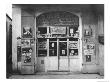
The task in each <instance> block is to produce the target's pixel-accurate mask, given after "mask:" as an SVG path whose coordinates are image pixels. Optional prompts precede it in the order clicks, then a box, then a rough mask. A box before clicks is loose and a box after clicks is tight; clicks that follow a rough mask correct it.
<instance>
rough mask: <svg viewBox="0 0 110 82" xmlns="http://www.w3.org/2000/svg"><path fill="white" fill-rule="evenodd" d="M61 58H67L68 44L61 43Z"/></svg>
mask: <svg viewBox="0 0 110 82" xmlns="http://www.w3.org/2000/svg"><path fill="white" fill-rule="evenodd" d="M59 48H60V49H59V50H60V56H67V42H60V43H59Z"/></svg>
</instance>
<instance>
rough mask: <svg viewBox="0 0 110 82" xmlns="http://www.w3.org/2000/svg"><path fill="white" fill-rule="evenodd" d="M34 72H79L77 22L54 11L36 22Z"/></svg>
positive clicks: (75, 17) (76, 18)
mask: <svg viewBox="0 0 110 82" xmlns="http://www.w3.org/2000/svg"><path fill="white" fill-rule="evenodd" d="M36 27H37V28H36V39H37V43H36V52H37V53H36V56H37V68H36V69H37V71H75V72H76V71H81V62H82V60H81V59H82V56H81V55H82V54H81V53H80V52H81V41H80V40H81V39H80V38H81V36H80V35H81V34H80V33H81V32H80V28H79V27H80V18H79V16H77V15H74V14H72V13H70V12H65V11H54V12H47V13H43V14H41V15H39V16H38V17H37V18H36Z"/></svg>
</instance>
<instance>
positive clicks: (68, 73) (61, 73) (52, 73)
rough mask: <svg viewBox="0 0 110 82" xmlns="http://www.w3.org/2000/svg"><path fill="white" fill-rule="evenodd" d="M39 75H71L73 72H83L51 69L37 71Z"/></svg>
mask: <svg viewBox="0 0 110 82" xmlns="http://www.w3.org/2000/svg"><path fill="white" fill-rule="evenodd" d="M36 74H37V75H71V74H81V72H69V71H67V72H65V71H51V72H50V71H49V72H37V73H36Z"/></svg>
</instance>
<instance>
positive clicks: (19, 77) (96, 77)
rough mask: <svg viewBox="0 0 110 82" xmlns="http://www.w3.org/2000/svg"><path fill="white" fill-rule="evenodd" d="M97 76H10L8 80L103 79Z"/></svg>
mask: <svg viewBox="0 0 110 82" xmlns="http://www.w3.org/2000/svg"><path fill="white" fill-rule="evenodd" d="M103 78H104V76H100V75H98V74H65V73H64V74H35V75H12V76H10V77H9V79H103Z"/></svg>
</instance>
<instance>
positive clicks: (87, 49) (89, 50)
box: [83, 43, 95, 55]
mask: <svg viewBox="0 0 110 82" xmlns="http://www.w3.org/2000/svg"><path fill="white" fill-rule="evenodd" d="M83 48H84V55H94V54H95V52H94V51H95V44H91V43H90V44H87V45H85V46H84V47H83Z"/></svg>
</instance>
